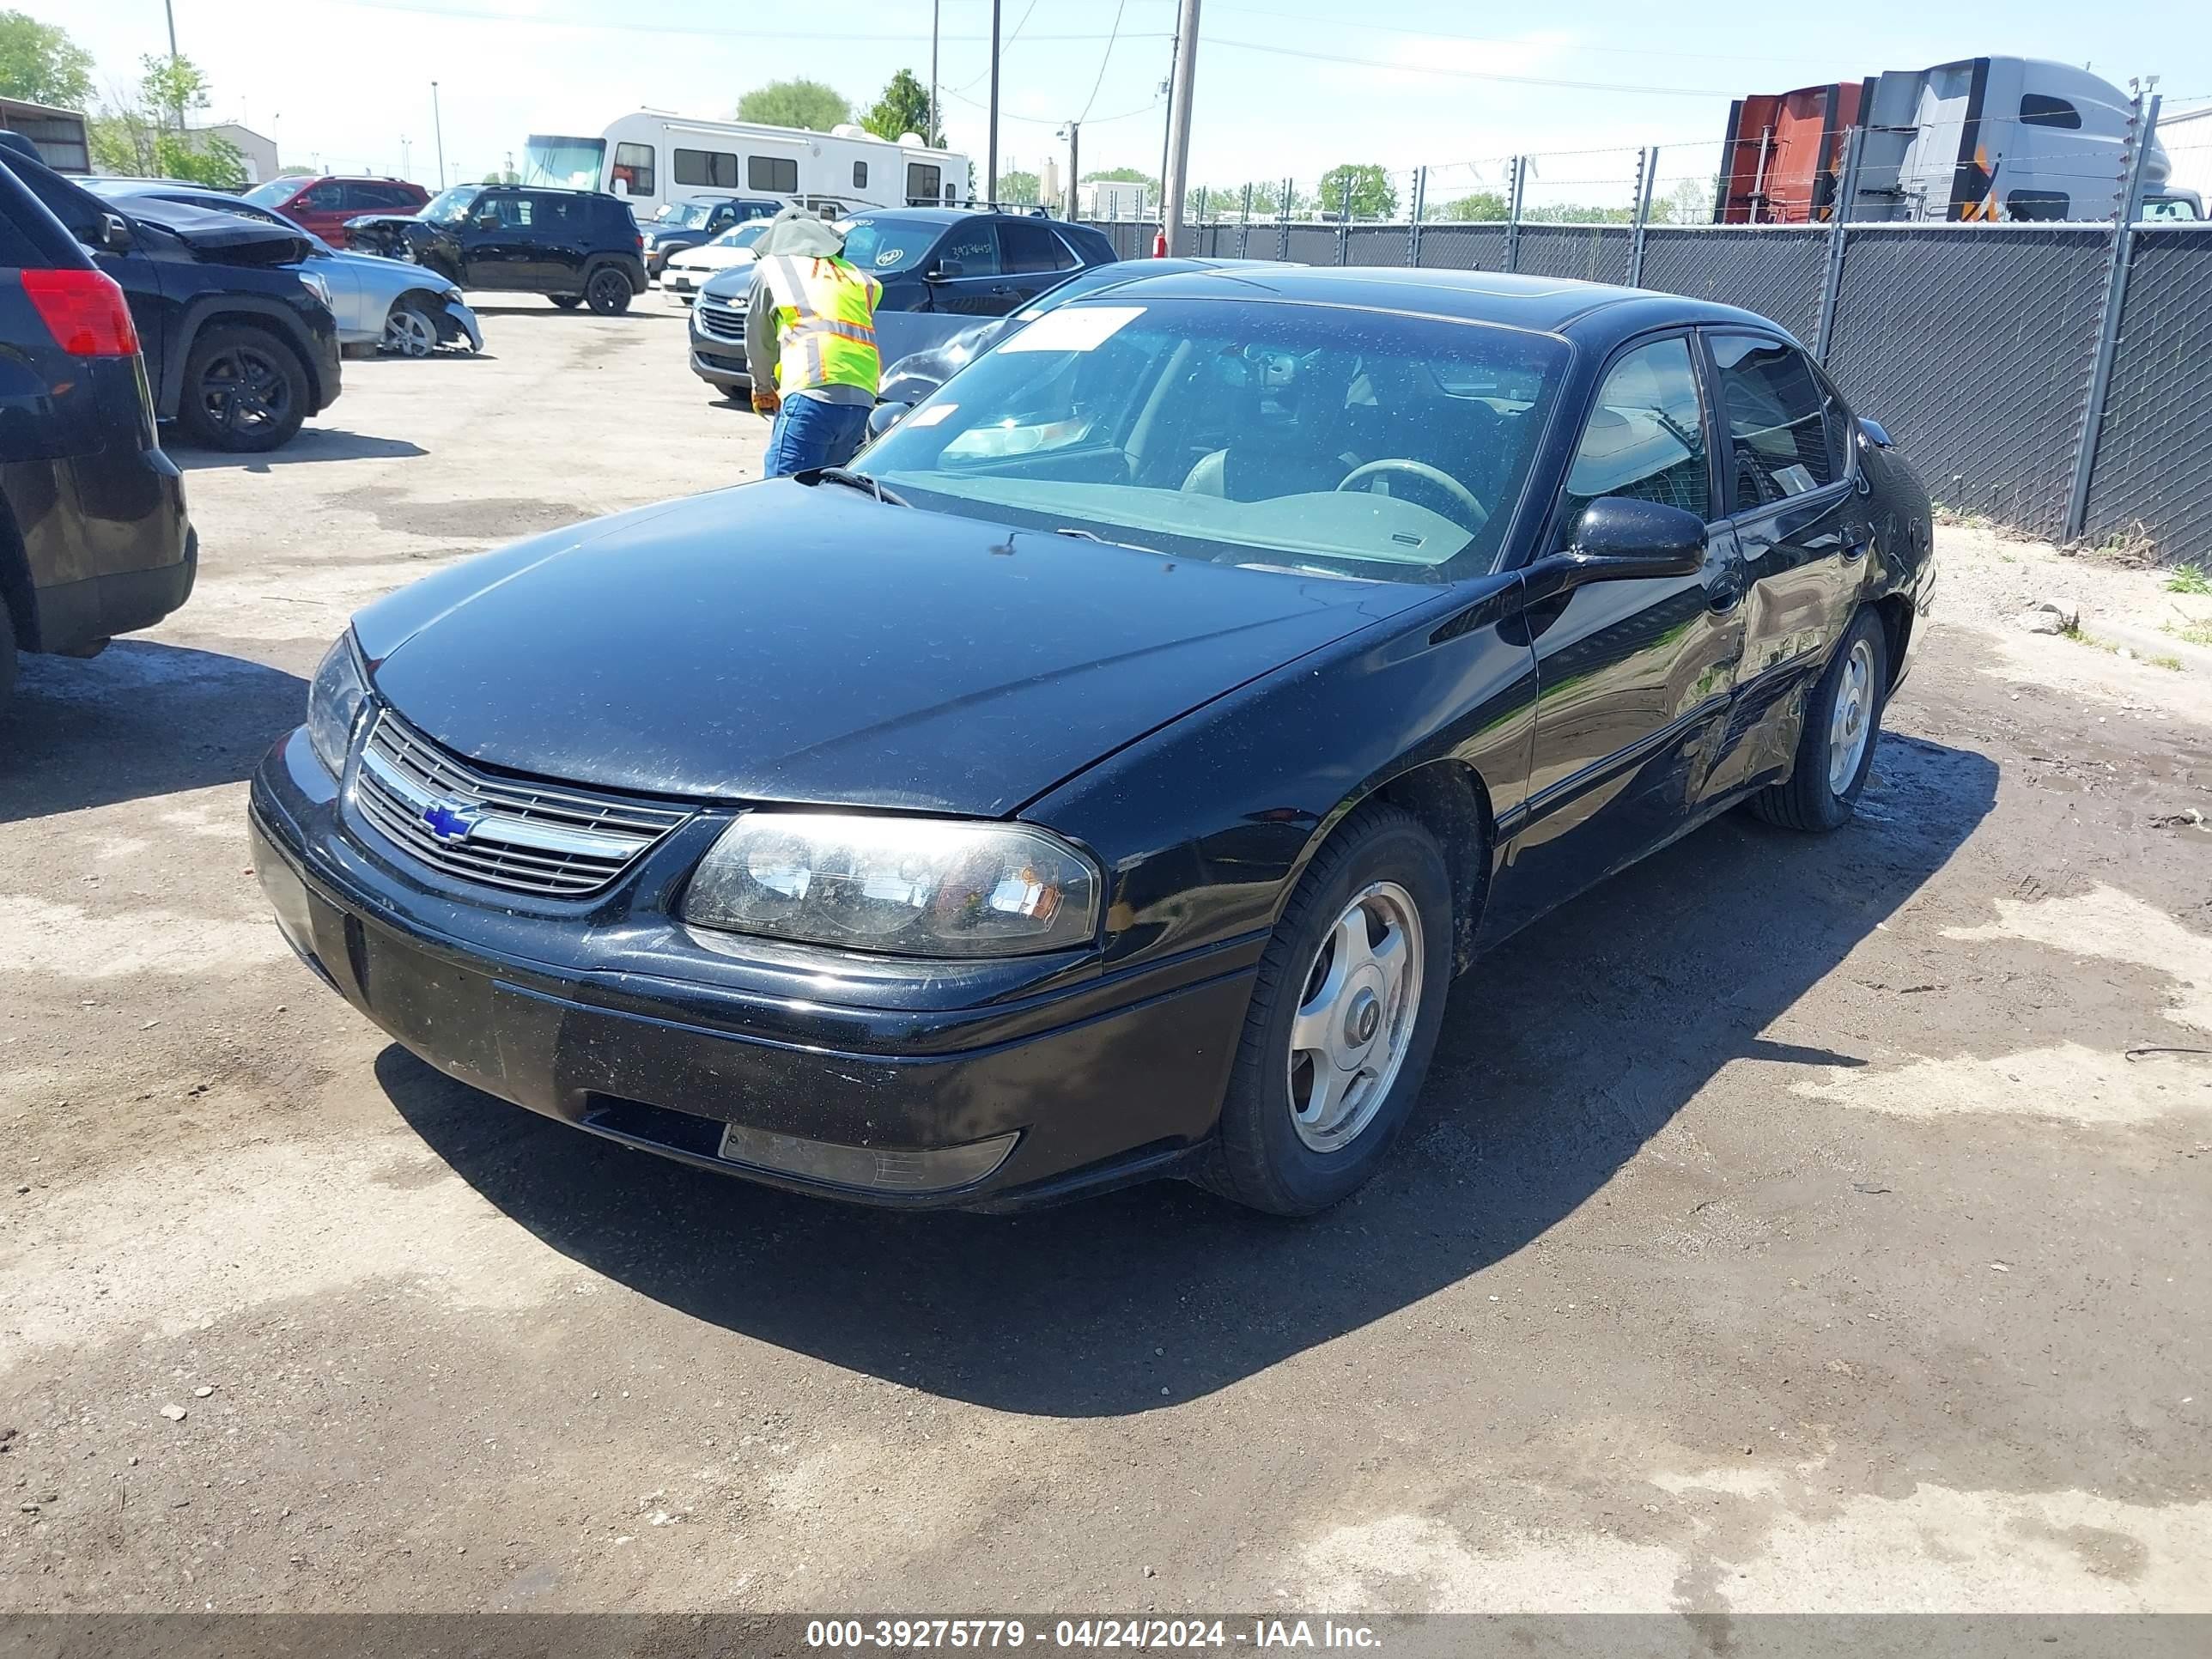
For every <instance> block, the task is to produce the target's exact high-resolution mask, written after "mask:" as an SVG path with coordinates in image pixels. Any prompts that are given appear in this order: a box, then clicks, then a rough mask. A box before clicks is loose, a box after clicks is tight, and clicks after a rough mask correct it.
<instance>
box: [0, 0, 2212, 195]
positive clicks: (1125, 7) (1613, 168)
mask: <svg viewBox="0 0 2212 1659" xmlns="http://www.w3.org/2000/svg"><path fill="white" fill-rule="evenodd" d="M0 3H9V4H12V5H14V6H15V8H17V9H22V10H26V11H28V12H29V13H31V14H32V15H34V16H37V17H39V18H40V19H42V20H44V21H48V22H53V23H58V24H61V25H62V26H63V27H65V28H67V29H68V30H69V31H70V33H71V34H72V35H74V36H75V37H76V40H78V42H79V43H80V44H81V45H82V46H85V47H86V48H87V49H88V51H90V52H92V53H93V55H94V58H95V60H96V62H97V64H98V72H99V77H100V82H101V84H102V86H103V88H106V87H108V86H118V87H119V86H125V85H127V84H129V83H130V82H132V81H135V79H136V78H137V65H138V60H139V58H140V57H141V56H142V55H143V54H144V53H147V52H162V51H164V50H165V49H166V46H167V33H166V25H165V23H164V19H163V8H162V0H91V3H90V4H89V5H88V4H87V3H86V0H0ZM173 4H174V8H175V14H176V27H177V45H178V48H179V51H180V52H183V53H184V54H185V56H186V57H188V58H191V59H192V60H193V61H194V62H196V63H197V64H198V65H199V66H200V67H201V69H202V70H204V72H205V73H206V75H207V76H208V77H209V80H210V83H211V87H212V90H213V93H214V106H213V107H212V108H211V110H210V112H209V116H210V118H212V119H218V120H242V121H244V122H245V123H246V125H250V126H252V127H253V128H254V129H255V130H256V131H261V132H264V133H267V134H269V135H270V136H271V137H274V138H276V141H277V143H278V146H279V149H280V151H281V154H282V156H283V161H284V162H285V164H287V165H291V164H294V163H297V164H299V165H301V166H306V167H319V168H323V169H327V170H332V171H339V170H343V171H352V170H356V169H359V170H367V171H373V172H376V173H393V174H402V175H404V176H407V177H410V178H413V179H416V180H418V181H420V182H422V183H423V184H424V185H429V186H431V187H433V188H435V186H436V184H437V173H438V156H437V147H436V144H435V138H434V127H433V118H432V105H431V89H430V81H431V77H432V76H433V75H435V76H436V77H437V80H438V82H439V92H438V112H439V116H440V118H441V124H442V127H443V138H444V153H445V166H446V171H447V176H448V178H449V179H474V178H480V177H482V176H483V174H484V173H487V172H489V171H490V170H492V169H494V168H495V167H502V166H504V165H505V164H506V163H507V159H508V158H509V157H510V156H518V157H519V155H520V149H521V147H522V143H523V140H524V138H525V137H526V136H527V135H528V134H530V133H532V132H568V133H587V134H588V133H597V132H599V131H601V130H602V129H604V128H605V125H607V123H609V122H610V121H611V120H612V119H614V118H616V117H617V116H618V115H620V114H623V113H624V112H627V111H629V110H633V109H636V108H638V107H641V106H652V107H654V108H658V109H665V110H671V111H674V112H679V113H682V114H686V115H694V116H703V117H726V116H728V115H729V114H730V113H731V112H732V109H733V108H734V106H735V105H736V103H737V100H738V98H739V97H740V96H741V95H742V94H744V92H745V91H746V90H748V89H749V88H752V87H755V86H758V85H760V84H762V83H763V82H768V81H771V80H777V79H781V78H785V77H787V76H800V75H803V76H810V77H812V78H814V79H817V80H823V81H826V82H829V83H830V84H831V85H832V86H834V87H836V88H837V89H838V90H839V91H841V92H842V93H844V94H846V95H847V96H848V97H849V98H850V99H852V100H853V101H854V105H855V106H856V108H860V107H865V106H866V105H867V104H868V103H870V102H872V100H874V98H875V96H876V95H877V94H878V92H879V91H880V90H881V89H882V88H883V85H884V82H885V81H887V80H888V79H889V78H890V76H891V74H892V73H893V72H894V71H895V70H898V69H901V68H907V69H911V70H913V71H914V72H915V75H916V76H918V77H919V78H921V80H922V81H924V82H927V80H928V77H929V60H930V31H931V13H932V9H933V8H932V0H840V3H839V5H838V6H837V7H836V8H834V9H832V8H827V7H824V8H821V9H818V10H817V9H810V8H808V7H805V6H803V5H796V4H793V3H790V0H780V3H767V0H714V3H708V0H626V3H624V4H623V5H622V6H620V7H613V8H611V7H607V6H605V5H604V4H599V3H593V0H173ZM1001 4H1002V7H1003V27H1004V31H1005V40H1006V46H1005V48H1004V50H1003V52H1002V54H1001V59H1000V62H1001V87H1002V94H1001V98H1002V115H1001V120H1000V168H1001V170H1002V171H1006V170H1010V169H1012V168H1013V167H1020V168H1023V169H1024V170H1029V171H1036V170H1037V169H1038V167H1039V165H1040V163H1041V162H1042V161H1043V160H1044V159H1045V158H1046V157H1047V156H1048V155H1058V156H1060V157H1061V159H1062V161H1063V165H1064V161H1065V150H1064V148H1063V146H1062V144H1061V142H1060V139H1059V138H1058V137H1056V129H1058V127H1059V126H1060V125H1061V124H1062V123H1064V122H1065V121H1066V120H1067V119H1068V118H1070V117H1073V116H1076V115H1079V114H1081V115H1084V116H1085V121H1084V126H1083V137H1082V164H1083V168H1084V170H1085V172H1088V171H1091V169H1093V168H1097V167H1116V166H1132V167H1141V168H1143V169H1144V170H1145V171H1146V172H1147V173H1157V172H1158V170H1159V166H1160V156H1161V148H1162V143H1163V138H1164V115H1165V109H1166V102H1165V100H1164V98H1163V97H1161V96H1160V88H1161V85H1162V83H1163V82H1164V80H1165V79H1166V76H1167V74H1168V67H1169V51H1170V36H1171V34H1172V31H1173V27H1174V21H1175V12H1176V0H1001ZM936 9H937V10H938V11H939V15H940V20H941V21H940V23H939V30H940V42H939V82H940V86H941V88H942V94H941V97H942V108H943V110H944V113H945V128H946V130H947V132H948V134H949V137H950V142H951V144H952V147H953V148H954V149H960V150H963V151H965V152H966V153H967V154H969V155H970V156H972V157H973V158H974V159H975V162H976V169H977V173H978V178H979V184H980V179H981V173H982V170H983V158H984V154H985V147H986V143H987V118H986V116H985V112H984V105H985V102H986V100H987V92H988V75H989V51H988V45H987V42H988V39H989V29H990V15H991V0H937V7H936ZM832 15H835V16H836V17H837V18H839V19H849V20H850V21H851V23H852V25H853V27H854V33H853V35H852V36H851V37H850V38H839V37H838V36H837V35H836V34H835V33H831V31H830V29H829V18H830V17H831V16H832ZM1347 15H1353V16H1358V18H1359V20H1360V21H1358V22H1357V23H1352V22H1347V21H1344V20H1345V19H1346V16H1347ZM617 17H618V18H619V19H620V21H610V20H612V19H615V18H617ZM1842 19H1848V20H1849V21H1848V23H1844V22H1841V21H1838V20H1842ZM1199 41H1200V44H1199V50H1198V58H1197V88H1196V93H1195V96H1194V99H1193V103H1192V109H1193V128H1192V139H1191V168H1192V172H1191V182H1192V183H1193V185H1199V184H1206V185H1218V186H1224V187H1227V188H1230V189H1231V190H1234V189H1236V188H1237V187H1239V186H1241V185H1243V184H1244V183H1245V182H1247V181H1250V180H1257V179H1282V178H1284V177H1285V176H1288V177H1291V178H1293V179H1301V180H1304V181H1305V182H1306V185H1307V186H1308V187H1310V184H1311V182H1312V181H1313V180H1314V179H1317V178H1318V177H1319V176H1320V174H1321V173H1322V172H1323V171H1325V170H1326V169H1327V168H1328V167H1332V166H1334V165H1336V164H1337V163H1339V162H1343V161H1358V162H1372V163H1376V164H1378V165H1380V166H1382V167H1385V168H1386V169H1389V170H1390V171H1391V172H1392V173H1395V174H1396V175H1397V177H1398V182H1399V185H1400V188H1401V191H1402V192H1407V193H1409V192H1410V189H1411V182H1412V177H1411V176H1412V170H1413V168H1414V167H1416V166H1426V167H1428V168H1429V169H1430V178H1429V185H1428V188H1429V191H1430V195H1431V199H1432V200H1442V199H1445V198H1448V197H1452V196H1455V195H1460V194H1464V193H1465V192H1467V191H1470V190H1474V189H1492V188H1497V187H1498V186H1499V185H1501V184H1502V183H1503V181H1504V177H1505V173H1506V166H1507V164H1506V161H1505V158H1506V157H1508V156H1510V155H1515V154H1520V153H1528V154H1533V155H1535V156H1536V157H1537V160H1536V161H1535V163H1534V171H1533V173H1532V176H1531V180H1530V185H1529V198H1528V199H1529V200H1530V201H1531V202H1532V203H1541V202H1544V201H1547V200H1551V201H1579V202H1591V203H1601V202H1610V201H1613V200H1614V199H1616V198H1617V199H1618V200H1619V201H1620V202H1622V203H1626V202H1627V201H1628V200H1629V199H1631V196H1632V188H1633V185H1632V179H1633V177H1634V173H1635V167H1636V151H1637V150H1638V149H1640V148H1641V147H1642V146H1644V145H1646V144H1658V145H1661V146H1662V152H1661V158H1660V164H1659V182H1660V193H1662V194H1664V193H1665V191H1666V190H1667V188H1668V185H1669V184H1670V183H1672V182H1674V181H1677V180H1683V181H1692V182H1696V183H1700V184H1702V183H1703V182H1704V181H1705V180H1706V179H1709V178H1710V176H1711V173H1712V171H1713V167H1714V160H1715V157H1716V156H1717V152H1718V149H1719V144H1720V138H1721V135H1722V131H1723V126H1724V125H1725V122H1726V118H1727V114H1728V106H1729V100H1730V99H1731V98H1732V97H1735V96H1736V95H1739V94H1742V93H1745V92H1777V91H1782V90H1784V89H1787V88H1792V87H1797V86H1805V85H1811V84H1815V83H1818V82H1828V81H1835V80H1845V79H1857V78H1859V77H1862V76H1866V75H1869V74H1874V73H1876V72H1879V71H1880V70H1885V69H1911V68H1919V67H1922V66H1924V65H1927V64H1936V63H1942V62H1945V61H1947V60H1949V59H1954V58H1968V57H1975V56H1980V55H1983V54H1995V53H2008V54H2017V55H2020V56H2024V57H2033V58H2056V59H2059V60H2062V61H2065V62H2069V63H2075V64H2087V65H2088V66H2090V67H2091V68H2093V69H2094V70H2097V71H2098V72H2100V74H2102V75H2104V76H2106V78H2107V79H2109V80H2111V81H2112V82H2115V83H2117V84H2118V85H2120V86H2122V87H2124V86H2125V85H2126V83H2127V82H2128V80H2129V78H2130V76H2147V75H2156V76H2160V87H2159V90H2160V92H2161V93H2163V94H2166V95H2167V97H2168V99H2169V101H2173V100H2190V101H2191V104H2192V106H2196V107H2202V106H2204V105H2206V104H2212V6H2207V5H2205V4H2203V3H2202V0H2141V3H2138V4H2136V5H2133V6H2127V7H2112V8H2110V9H2106V8H2102V7H2093V6H2085V5H2082V4H2080V3H2078V0H2015V3H2012V4H2010V5H2008V6H2006V7H2004V8H2002V9H2000V8H1997V7H1995V6H1991V5H1990V4H1989V3H1988V0H1980V3H1971V0H1917V3H1911V4H1899V3H1895V0H1865V3H1862V4H1860V5H1857V6H1856V7H1852V8H1838V7H1835V6H1821V7H1813V6H1806V5H1791V4H1777V3H1774V0H1767V3H1765V4H1762V5H1757V6H1751V5H1741V4H1735V3H1711V4H1705V5H1694V6H1692V5H1680V4H1677V5H1672V6H1662V5H1656V4H1652V3H1650V0H1559V3H1554V4H1552V5H1548V6H1531V5H1528V4H1526V3H1523V4H1519V5H1515V6H1510V7H1509V6H1497V5H1486V4H1481V3H1477V0H1395V3H1392V0H1373V3H1368V4H1364V5H1362V4H1356V3H1355V4H1347V3H1346V0H1204V6H1203V15H1202V19H1201V24H1200V35H1199Z"/></svg>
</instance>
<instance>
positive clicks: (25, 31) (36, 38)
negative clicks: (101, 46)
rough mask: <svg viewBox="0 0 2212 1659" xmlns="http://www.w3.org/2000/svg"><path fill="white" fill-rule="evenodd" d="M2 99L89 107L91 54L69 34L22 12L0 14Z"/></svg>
mask: <svg viewBox="0 0 2212 1659" xmlns="http://www.w3.org/2000/svg"><path fill="white" fill-rule="evenodd" d="M0 97H5V98H21V99H24V100H27V101H29V102H31V103H33V104H51V105H53V106H57V107H58V108H61V109H86V108H88V107H90V106H91V104H92V54H91V53H90V52H87V51H86V50H85V49H84V48H83V47H82V46H79V45H77V43H76V41H74V40H70V37H69V31H68V30H66V29H64V28H61V27H58V26H57V25H55V24H52V23H41V22H40V21H39V20H38V19H37V18H35V17H31V16H27V15H25V14H24V13H22V12H20V11H0Z"/></svg>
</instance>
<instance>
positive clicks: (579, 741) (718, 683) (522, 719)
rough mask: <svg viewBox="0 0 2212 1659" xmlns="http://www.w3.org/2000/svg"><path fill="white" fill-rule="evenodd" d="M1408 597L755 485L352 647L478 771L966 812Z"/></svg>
mask: <svg viewBox="0 0 2212 1659" xmlns="http://www.w3.org/2000/svg"><path fill="white" fill-rule="evenodd" d="M1424 592H1425V590H1424V589H1421V588H1419V587H1414V586H1395V585H1385V584H1376V583H1362V582H1346V581H1334V580H1325V579H1318V578H1305V577H1300V576H1297V575H1294V574H1282V573H1276V572H1266V571H1255V570H1242V569H1237V568H1231V567H1226V566H1218V565H1212V564H1206V563H1203V562H1189V561H1186V560H1181V559H1172V558H1164V557H1161V556H1157V555H1153V554H1149V553H1140V552H1137V551H1133V550H1129V549H1126V548H1118V547H1113V546H1109V545H1106V544H1100V543H1097V542H1089V541H1082V540H1077V539H1073V538H1068V537H1063V536H1055V535H1052V534H1050V533H1048V532H1036V531H1026V530H1023V531H1017V530H1010V529H1008V528H1007V527H1006V526H1003V525H998V524H993V523H988V522H985V521H981V520H974V519H967V518H959V517H954V516H951V515H948V514H944V513H932V512H926V511H923V510H921V509H920V508H915V507H890V506H885V505H883V504H879V503H878V502H875V501H871V500H869V499H868V498H867V497H866V495H863V494H860V493H859V492H857V491H851V490H847V489H842V488H841V487H839V486H836V485H817V486H813V487H809V486H807V485H805V484H800V483H793V482H789V481H783V480H779V481H776V482H773V483H759V484H752V485H747V486H745V487H744V488H742V489H732V490H724V491H721V492H719V493H717V494H714V495H702V496H697V497H694V498H692V499H690V500H689V501H681V502H674V503H669V504H666V505H664V506H662V507H655V508H644V509H640V510H639V511H637V512H635V513H627V514H624V515H622V516H621V517H619V518H617V519H613V520H602V521H600V522H599V523H597V524H593V525H586V526H579V527H577V528H574V529H572V530H568V531H565V532H556V533H554V534H552V535H550V536H545V537H541V538H537V539H536V540H535V541H532V542H529V543H524V544H520V545H518V546H516V547H513V548H509V549H506V550H502V551H501V552H498V553H494V554H490V555H488V556H486V557H485V558H483V559H482V560H477V561H473V562H471V563H470V564H468V565H464V566H457V567H455V568H452V569H450V570H447V571H444V572H441V573H440V574H437V575H436V576H434V577H432V578H430V579H428V580H427V581H425V582H422V583H419V584H417V585H416V587H414V588H411V589H403V590H401V591H400V592H398V593H396V594H393V595H392V596H391V597H389V598H387V599H383V600H380V601H379V602H378V603H377V604H376V605H372V606H371V607H369V608H368V610H366V611H363V612H362V613H361V615H360V616H359V617H356V623H355V625H356V634H357V637H358V638H359V639H360V641H361V643H362V650H363V651H364V653H366V654H367V655H368V658H369V660H370V666H371V674H372V678H374V682H375V684H376V689H377V691H378V693H379V695H380V696H382V697H383V698H384V699H385V700H386V702H388V703H390V704H391V706H392V708H395V709H396V710H397V711H398V713H399V714H401V715H402V716H403V717H404V718H405V719H406V720H409V721H410V722H411V723H413V724H414V725H415V726H417V727H418V728H420V729H421V730H422V731H423V732H427V733H428V735H429V736H431V737H433V738H436V739H437V740H438V741H439V742H441V743H442V744H446V745H447V747H448V748H450V749H453V750H456V751H458V752H459V753H460V754H462V755H465V756H467V757H470V758H471V759H473V760H476V761H479V762H483V763H486V764H488V765H491V766H495V767H501V768H507V769H512V770H514V771H517V772H521V773H526V774H529V775H534V776H539V777H545V778H552V779H559V780H564V781H570V782H575V783H585V784H592V785H597V786H599V787H605V788H609V789H615V790H623V791H637V792H641V793H655V794H670V795H683V796H697V797H708V798H714V799H741V800H775V801H788V802H808V803H816V804H822V805H877V806H886V807H902V808H910V809H915V810H923V811H945V812H955V813H963V814H971V815H975V816H982V817H989V816H999V815H1002V814H1005V813H1007V812H1010V811H1013V810H1015V809H1016V808H1017V807H1018V806H1020V805H1022V804H1023V803H1024V802H1025V801H1027V800H1029V799H1032V798H1033V797H1035V796H1036V795H1038V794H1040V793H1042V792H1043V791H1045V790H1046V789H1048V788H1049V787H1052V786H1053V785H1054V784H1055V783H1057V782H1059V781H1060V780H1062V779H1064V778H1066V777H1068V776H1070V775H1073V773H1075V772H1077V771H1079V770H1081V769H1083V768H1084V767H1085V766H1087V765H1088V764H1090V763H1091V762H1093V761H1095V760H1097V759H1098V758H1099V757H1101V756H1103V755H1105V754H1107V753H1109V752H1110V751H1112V750H1115V749H1116V748H1119V747H1121V745H1123V744H1127V743H1129V742H1131V741H1133V739H1135V738H1139V737H1141V736H1143V735H1144V734H1145V733H1146V732H1150V731H1152V730H1153V729H1154V728H1156V727H1158V726H1162V725H1164V724H1165V723H1166V722H1168V721H1170V720H1174V719H1176V717H1177V716H1178V715H1181V714H1185V713H1187V712H1188V711H1189V710H1190V709H1192V708H1194V707H1196V706H1197V705H1199V704H1200V703H1203V702H1206V701H1208V700H1209V699H1211V698H1213V697H1216V696H1220V695H1221V694H1222V693H1224V692H1225V691H1229V690H1233V689H1234V688H1236V687H1237V686H1238V685H1240V684H1243V683H1245V682H1246V681H1249V680H1251V679H1253V678H1256V677H1258V676H1260V675H1262V674H1265V673H1267V672H1268V671H1271V670H1273V669H1275V668H1278V667H1280V666H1281V665H1284V664H1285V663H1286V662H1289V661H1290V660H1291V659H1293V658H1296V657H1298V656H1300V655H1303V654H1304V653H1307V652H1310V651H1312V650H1314V649H1316V648H1317V647H1321V646H1322V645H1325V644H1327V643H1328V642H1329V641H1332V640H1335V639H1338V638H1340V637H1342V636H1343V635H1346V634H1347V633H1350V632H1352V630H1354V629H1358V628H1360V627H1363V626H1364V625H1365V624H1367V623H1370V622H1374V621H1376V620H1379V619H1381V618H1382V617H1387V616H1389V615H1390V614H1392V613H1393V612H1395V611H1400V610H1402V609H1404V608H1405V607H1406V606H1407V605H1411V604H1413V603H1416V602H1417V601H1418V600H1419V599H1420V598H1421V597H1422V595H1423V593H1424Z"/></svg>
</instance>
